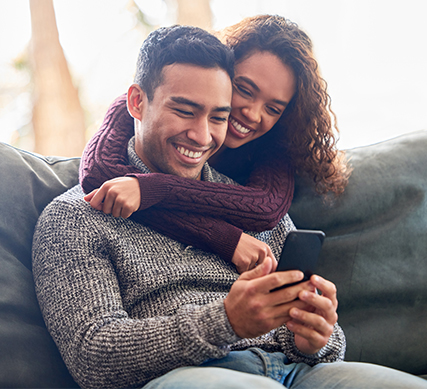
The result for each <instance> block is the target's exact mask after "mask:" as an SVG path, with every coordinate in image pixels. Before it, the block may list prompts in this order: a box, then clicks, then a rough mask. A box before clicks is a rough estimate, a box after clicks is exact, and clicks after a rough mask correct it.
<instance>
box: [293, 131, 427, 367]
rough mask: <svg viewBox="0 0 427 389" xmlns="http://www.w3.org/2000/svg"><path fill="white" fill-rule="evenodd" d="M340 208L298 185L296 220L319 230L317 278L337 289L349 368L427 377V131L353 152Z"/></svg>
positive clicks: (303, 184) (303, 182)
mask: <svg viewBox="0 0 427 389" xmlns="http://www.w3.org/2000/svg"><path fill="white" fill-rule="evenodd" d="M348 157H349V158H350V160H351V164H352V165H353V167H354V171H353V174H352V176H351V178H350V181H349V185H348V188H347V189H346V191H345V192H344V194H343V195H342V196H341V197H340V198H339V199H338V200H335V201H332V202H330V203H325V202H324V201H322V199H321V198H319V197H318V196H315V195H314V193H313V189H312V186H311V185H309V184H307V181H306V180H302V179H300V180H298V181H297V185H296V192H295V199H294V202H293V203H292V207H291V209H290V212H289V213H290V215H291V217H292V219H293V221H294V223H295V225H296V226H297V227H298V228H311V229H321V230H323V231H325V232H326V236H327V238H326V240H325V244H324V246H323V249H322V254H321V257H320V262H319V269H318V271H319V274H321V275H323V276H325V277H327V278H328V279H330V280H331V281H333V282H334V283H335V284H336V286H337V288H338V300H339V307H338V314H339V323H340V325H341V326H342V327H343V329H344V332H345V334H346V336H347V353H346V360H352V361H364V362H373V363H378V364H382V365H386V366H390V367H394V368H397V369H400V370H405V371H408V372H411V373H414V374H418V375H421V374H427V347H426V341H425V338H426V329H427V131H418V132H414V133H411V134H407V135H404V136H401V137H398V138H395V139H392V140H388V141H385V142H382V143H378V144H374V145H371V146H366V147H361V148H355V149H352V150H349V151H348Z"/></svg>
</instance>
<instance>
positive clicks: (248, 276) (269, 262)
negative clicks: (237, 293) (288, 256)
mask: <svg viewBox="0 0 427 389" xmlns="http://www.w3.org/2000/svg"><path fill="white" fill-rule="evenodd" d="M273 261H274V259H273V258H271V257H266V258H265V259H264V261H263V262H262V263H260V264H259V265H258V266H255V267H254V268H253V269H252V270H249V271H245V272H244V273H242V274H241V275H240V277H239V279H241V280H253V279H255V278H259V277H263V276H266V275H267V274H270V273H271V271H272V270H273Z"/></svg>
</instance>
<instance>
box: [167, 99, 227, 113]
mask: <svg viewBox="0 0 427 389" xmlns="http://www.w3.org/2000/svg"><path fill="white" fill-rule="evenodd" d="M170 99H171V100H172V101H173V102H175V103H177V104H185V105H189V106H190V107H194V108H196V109H199V110H203V109H204V108H205V106H204V105H203V104H199V103H196V102H195V101H193V100H190V99H187V98H185V97H181V96H171V98H170ZM213 110H214V111H216V112H231V106H229V105H226V106H224V107H215V108H214V109H213Z"/></svg>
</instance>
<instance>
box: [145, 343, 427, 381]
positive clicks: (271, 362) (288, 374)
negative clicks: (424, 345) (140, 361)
mask: <svg viewBox="0 0 427 389" xmlns="http://www.w3.org/2000/svg"><path fill="white" fill-rule="evenodd" d="M283 387H286V388H292V389H302V388H304V389H305V388H308V389H312V388H328V389H329V388H340V389H341V388H352V389H353V388H381V389H383V388H399V389H402V388H411V389H412V388H414V389H415V388H424V389H426V388H427V381H426V380H423V379H422V378H418V377H416V376H413V375H411V374H407V373H403V372H401V371H398V370H394V369H389V368H386V367H383V366H378V365H372V364H368V363H357V362H335V363H320V364H318V365H316V366H313V367H310V366H308V365H306V364H304V363H290V362H289V361H288V359H287V358H286V357H285V355H284V354H283V353H267V352H265V351H263V350H260V349H258V348H250V349H248V350H245V351H233V352H231V353H230V354H229V355H228V356H227V357H225V358H222V359H212V360H209V361H206V362H205V363H203V364H202V365H200V366H196V367H181V368H178V369H175V370H172V371H170V372H169V373H167V374H165V375H164V376H162V377H159V378H156V379H155V380H153V381H151V382H149V383H148V384H147V385H145V386H144V389H161V388H173V389H196V388H203V389H216V388H221V389H222V388H224V389H226V388H242V389H243V388H244V389H247V388H266V389H274V388H276V389H278V388H282V389H283Z"/></svg>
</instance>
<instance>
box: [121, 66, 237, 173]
mask: <svg viewBox="0 0 427 389" xmlns="http://www.w3.org/2000/svg"><path fill="white" fill-rule="evenodd" d="M162 79H163V80H162V83H161V85H159V86H158V87H157V88H156V93H155V94H154V96H153V98H152V100H151V101H150V100H149V98H148V95H147V93H144V91H143V90H142V88H141V87H140V86H139V85H138V84H134V85H132V86H131V87H130V89H129V92H128V109H129V112H130V113H131V115H132V116H133V117H134V118H135V119H136V120H135V134H136V136H135V138H136V139H135V150H136V153H137V154H138V156H139V157H140V158H141V160H142V161H143V162H144V163H145V165H146V166H147V167H148V168H149V169H150V170H151V171H152V172H157V173H169V174H175V175H178V176H181V177H187V178H193V179H200V174H201V171H202V168H203V165H204V164H205V162H206V161H207V160H208V159H209V157H211V156H212V155H213V154H214V153H215V152H216V151H217V150H218V149H219V147H220V146H221V145H222V143H223V142H224V139H225V135H226V131H227V121H228V116H229V113H230V111H231V106H230V102H231V91H232V86H231V80H230V75H229V74H228V73H227V72H226V71H225V70H223V69H221V68H200V67H198V66H195V65H189V64H181V63H175V64H172V65H167V66H165V67H164V69H163V72H162ZM206 91H209V93H207V92H206Z"/></svg>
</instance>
